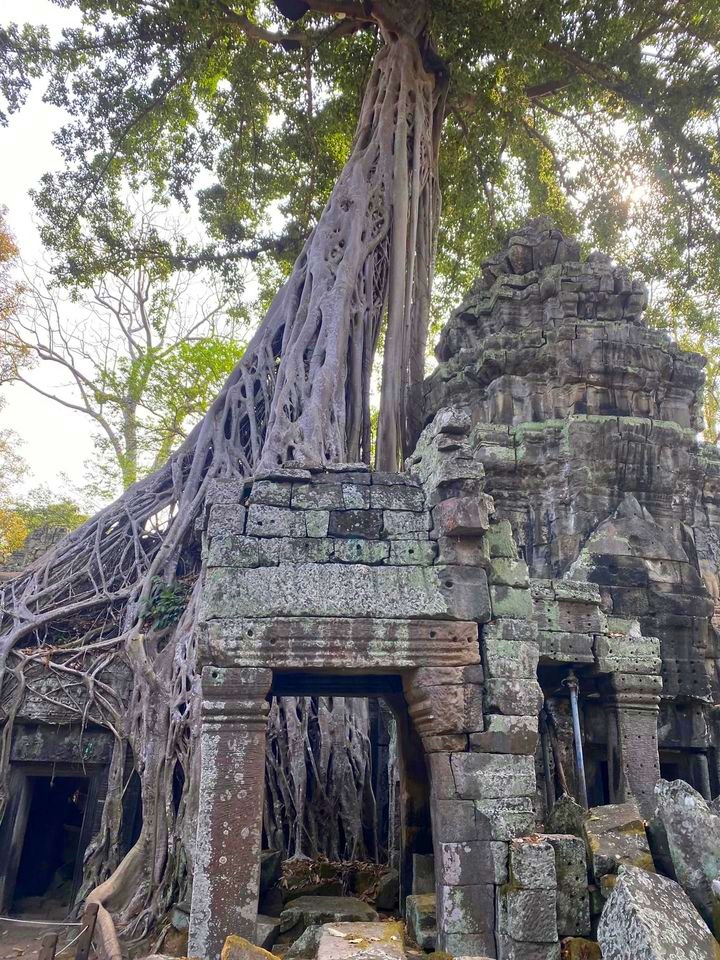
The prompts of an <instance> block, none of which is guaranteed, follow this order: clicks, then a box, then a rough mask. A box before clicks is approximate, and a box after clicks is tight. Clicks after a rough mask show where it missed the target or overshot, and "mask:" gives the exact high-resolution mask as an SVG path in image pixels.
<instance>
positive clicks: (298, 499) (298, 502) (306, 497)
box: [292, 483, 345, 510]
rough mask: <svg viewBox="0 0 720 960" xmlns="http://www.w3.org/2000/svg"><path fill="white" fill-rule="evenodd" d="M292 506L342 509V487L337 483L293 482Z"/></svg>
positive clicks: (307, 508)
mask: <svg viewBox="0 0 720 960" xmlns="http://www.w3.org/2000/svg"><path fill="white" fill-rule="evenodd" d="M292 506H293V507H295V509H300V510H342V509H343V508H344V507H345V500H344V497H343V489H342V487H341V485H340V484H339V483H294V484H293V485H292Z"/></svg>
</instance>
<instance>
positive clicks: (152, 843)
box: [0, 0, 444, 955]
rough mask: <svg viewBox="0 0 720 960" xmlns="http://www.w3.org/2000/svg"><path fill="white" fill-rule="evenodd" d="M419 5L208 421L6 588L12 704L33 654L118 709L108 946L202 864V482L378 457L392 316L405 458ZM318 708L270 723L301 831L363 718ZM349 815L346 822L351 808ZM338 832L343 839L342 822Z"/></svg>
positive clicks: (431, 241)
mask: <svg viewBox="0 0 720 960" xmlns="http://www.w3.org/2000/svg"><path fill="white" fill-rule="evenodd" d="M376 6H378V5H377V4H376ZM397 6H398V7H399V6H400V4H397ZM423 14H424V8H423V7H422V5H421V4H418V3H410V2H409V0H406V2H405V9H404V12H403V11H402V10H401V11H400V13H399V14H398V17H397V22H399V23H403V24H410V23H411V22H412V23H413V27H412V29H410V27H408V30H407V31H406V32H399V31H398V32H396V31H392V30H390V29H388V28H387V25H381V26H382V28H383V32H384V40H385V44H384V46H383V47H382V49H381V50H380V52H379V53H378V55H377V57H376V60H375V63H374V66H373V70H372V76H371V78H370V81H369V84H368V88H367V91H366V94H365V98H364V101H363V105H362V110H361V114H360V120H359V124H358V129H357V134H356V137H355V141H354V144H353V148H352V152H351V155H350V158H349V160H348V163H347V165H346V166H345V168H344V170H343V171H342V173H341V175H340V178H339V180H338V182H337V184H336V186H335V188H334V189H333V192H332V194H331V197H330V199H329V201H328V203H327V206H326V207H325V210H324V211H323V214H322V216H321V218H320V220H319V222H318V225H317V227H316V228H315V230H314V231H313V233H312V235H311V236H310V238H309V239H308V241H307V242H306V244H305V247H304V249H303V251H302V253H301V255H300V257H299V258H298V260H297V262H296V264H295V267H294V269H293V272H292V274H291V276H290V278H289V279H288V281H287V282H286V283H285V284H284V286H283V287H282V289H281V290H280V291H279V293H278V295H277V297H276V298H275V300H274V302H273V304H272V306H271V307H270V310H269V311H268V314H267V316H266V317H265V319H264V321H263V323H262V324H261V326H260V328H259V329H258V331H257V333H256V334H255V336H254V337H253V339H252V341H251V343H250V345H249V346H248V348H247V350H246V352H245V354H244V356H243V358H242V360H241V361H240V363H239V364H238V366H237V367H236V369H235V370H234V372H233V374H232V375H231V376H230V378H229V379H228V382H227V383H226V385H225V387H224V388H223V390H222V392H221V393H220V395H219V396H218V398H217V399H216V400H215V402H214V403H213V404H212V406H211V408H210V410H209V411H208V413H207V415H206V416H205V418H204V419H203V421H202V422H201V423H200V424H199V425H198V426H197V427H196V428H195V430H194V431H193V432H192V433H191V435H190V437H188V439H187V441H186V442H185V443H184V444H183V445H182V446H181V448H180V449H179V450H178V451H177V452H176V453H175V454H174V455H173V456H172V457H171V458H170V459H169V460H168V462H167V463H166V464H165V465H164V466H163V467H162V468H161V469H160V470H158V471H157V472H156V473H154V474H153V475H151V476H150V477H148V478H146V479H144V480H142V481H140V482H139V483H136V484H134V485H133V486H132V487H130V489H129V490H127V491H126V492H125V493H124V494H123V496H122V497H120V499H119V500H118V501H116V502H115V503H114V504H112V505H111V506H109V507H107V508H105V509H104V510H103V511H101V512H100V513H99V514H98V515H97V516H95V517H93V518H92V519H91V520H90V521H88V523H86V524H85V525H84V526H83V527H81V528H80V529H78V530H76V531H74V532H73V533H72V534H70V535H69V536H68V537H67V538H66V539H65V540H63V541H62V542H61V543H60V544H58V545H57V546H56V547H55V548H54V549H53V550H52V551H51V552H50V553H49V554H47V555H46V556H45V557H44V558H43V559H42V560H41V561H38V562H37V563H36V564H35V565H34V566H33V567H31V568H30V569H29V570H28V571H27V572H26V573H25V574H24V575H23V576H22V577H20V578H19V579H18V580H16V581H13V582H11V583H9V584H7V585H4V586H3V589H2V595H1V598H0V599H1V601H2V602H1V603H0V609H2V610H3V611H4V613H3V615H2V621H0V623H1V627H2V632H1V633H0V684H2V683H6V684H8V685H9V687H6V688H5V689H10V690H11V691H13V692H14V695H15V698H16V699H15V702H16V703H17V701H18V699H19V698H20V697H21V696H22V692H23V689H24V683H25V681H26V676H27V668H28V667H29V666H31V665H32V664H33V663H35V662H37V661H38V659H39V658H40V657H42V658H43V662H44V663H46V664H47V666H46V669H47V670H49V671H52V672H53V673H54V674H55V675H56V676H57V677H58V679H59V682H62V683H67V682H69V680H68V678H72V681H73V682H76V683H77V682H82V683H83V684H85V686H86V688H87V690H88V692H89V696H90V705H89V707H87V708H85V709H83V710H82V715H81V716H79V719H81V720H82V722H83V723H85V722H86V721H87V720H88V719H92V721H93V722H96V723H102V724H105V725H106V726H108V727H109V728H110V729H111V730H113V731H114V732H115V734H116V736H117V739H118V746H117V749H116V756H115V757H114V759H113V765H112V769H111V789H110V790H109V791H108V798H107V801H106V803H105V808H104V812H103V820H102V828H101V831H100V834H99V836H98V837H97V838H96V839H95V841H94V843H93V845H92V848H91V850H89V852H88V857H87V860H86V885H85V889H88V888H89V887H93V888H94V889H92V892H91V893H90V894H89V896H90V897H91V898H92V899H94V900H97V901H98V902H99V903H101V904H102V905H103V906H102V908H101V910H100V914H99V930H100V933H99V935H100V937H101V940H102V943H103V951H104V952H105V953H106V954H107V955H115V954H117V953H118V952H119V944H118V941H117V937H116V936H115V933H114V926H113V922H112V920H111V918H110V913H112V914H113V916H114V918H115V921H116V923H117V925H119V926H120V927H121V928H122V929H123V930H124V931H125V933H126V934H128V935H131V934H138V935H139V934H143V933H144V932H145V931H146V930H147V929H148V928H149V927H150V926H151V925H152V924H153V923H154V922H155V920H156V919H157V918H158V917H159V916H160V915H162V914H163V912H164V911H165V910H166V909H167V908H168V906H169V905H170V904H172V903H173V902H175V901H177V900H179V899H182V898H183V897H184V896H185V895H186V893H187V884H188V882H189V877H190V876H191V873H192V850H193V841H194V836H193V828H194V817H193V813H194V811H195V810H196V809H197V791H198V775H199V767H198V751H197V749H196V747H197V742H198V739H197V738H198V729H199V696H198V694H199V678H198V675H197V671H196V659H195V657H196V652H195V643H196V634H197V629H196V627H197V620H198V612H199V611H198V600H199V594H200V581H199V577H198V574H199V566H200V559H199V548H198V543H197V534H196V532H195V521H196V518H197V517H198V516H199V515H200V513H201V511H202V509H203V505H204V500H205V494H206V490H207V486H208V483H209V482H210V481H211V480H212V479H213V478H214V477H218V476H225V477H232V476H238V475H242V476H251V475H252V474H253V473H254V472H255V471H256V470H257V468H258V467H268V466H275V465H277V464H281V463H286V462H288V461H292V462H293V463H296V464H312V465H314V466H322V465H324V464H327V463H330V462H333V461H348V460H350V461H352V460H360V459H364V460H366V461H369V457H370V415H369V414H370V410H369V388H370V374H371V368H372V362H373V356H374V352H375V348H376V345H377V340H378V335H379V333H380V329H381V325H382V322H383V318H384V316H385V314H386V315H387V328H386V342H385V358H384V367H383V369H384V377H383V387H382V399H381V411H380V433H379V437H378V465H379V466H380V467H382V468H384V469H387V468H394V467H395V466H396V465H397V464H398V462H399V459H400V457H401V456H402V454H403V452H404V446H405V444H406V442H407V435H408V422H409V419H410V418H409V416H408V414H407V412H406V397H407V390H408V388H409V387H411V386H412V385H413V383H416V382H417V381H418V380H419V379H420V378H421V377H422V360H423V356H424V341H425V336H426V331H427V319H428V305H429V292H430V283H431V280H432V256H433V252H434V245H435V234H436V229H437V216H438V209H439V196H438V185H437V150H438V142H439V129H440V123H441V118H442V112H443V93H444V86H443V84H442V83H441V82H439V80H438V77H437V76H436V75H435V74H434V73H431V72H428V71H426V69H425V68H424V66H423V58H422V55H421V45H424V44H425V42H426V41H425V39H424V36H423V22H422V21H423ZM386 308H387V309H386ZM158 577H159V578H162V579H164V580H165V581H167V582H168V583H172V582H174V581H176V580H177V579H178V578H183V580H184V581H185V582H190V581H194V586H193V587H192V590H191V592H190V594H189V600H188V603H187V606H186V608H185V610H184V613H183V615H182V617H181V618H180V620H179V621H178V623H177V624H176V625H174V626H173V627H172V628H170V629H168V628H163V629H159V628H156V627H153V625H152V623H151V622H150V621H151V618H150V617H149V616H148V605H149V604H150V602H151V598H152V591H153V589H154V584H155V583H156V582H157V578H158ZM112 658H115V659H118V660H122V661H123V662H124V663H125V664H127V665H129V666H130V668H131V670H132V676H133V689H132V695H131V700H130V704H129V708H126V706H125V705H124V704H123V703H121V702H119V700H118V698H117V696H116V694H115V693H114V691H113V690H112V689H111V688H110V687H108V686H105V685H103V684H102V683H100V682H99V681H98V680H97V672H98V667H97V664H98V663H99V662H100V661H102V663H103V664H105V665H107V663H108V662H110V660H111V659H112ZM88 664H94V666H93V667H92V668H91V667H90V666H88ZM4 673H5V676H3V674H4ZM91 673H92V676H91ZM274 709H276V710H278V711H279V709H280V708H279V707H276V708H274ZM323 710H326V708H323V707H321V705H320V704H317V705H315V706H312V709H311V710H310V711H307V710H306V712H305V714H304V717H298V719H297V723H298V724H299V725H300V726H299V728H297V727H296V725H295V721H293V724H292V725H291V724H289V723H287V722H286V723H282V722H280V723H278V724H276V725H275V726H274V727H273V733H272V736H271V737H270V747H269V749H270V750H271V751H272V750H274V749H277V751H278V752H279V756H281V760H279V761H278V763H277V764H276V767H275V772H276V773H277V774H278V778H279V775H280V773H281V772H282V773H283V774H285V772H286V770H288V769H291V773H292V778H293V783H292V785H291V786H290V787H289V788H288V791H287V793H286V794H284V795H283V796H281V798H280V800H279V801H277V799H276V798H274V799H273V804H272V809H270V810H269V811H268V812H267V815H266V829H268V830H271V831H272V830H274V831H277V830H279V829H282V830H288V828H287V826H286V825H284V821H283V816H284V815H285V813H284V812H283V810H282V809H280V807H277V808H276V806H275V805H276V803H278V802H279V803H280V804H281V805H284V808H285V810H288V809H289V808H290V806H292V807H293V809H295V808H298V807H302V804H303V803H304V802H305V799H304V794H303V791H302V789H301V787H300V785H301V784H302V782H303V778H305V777H307V776H308V763H307V761H310V769H311V770H313V762H312V757H311V756H310V754H312V756H313V757H315V756H318V753H317V751H319V755H326V754H327V751H329V750H333V751H335V754H336V759H337V760H340V753H339V752H338V743H343V742H344V741H343V737H344V736H345V732H346V730H347V729H348V725H349V728H350V729H353V728H357V729H360V727H359V726H358V723H359V721H358V716H359V715H358V714H357V712H356V710H355V708H354V707H353V706H352V704H351V702H350V701H345V702H344V703H342V704H341V703H340V702H339V701H336V702H335V704H334V706H333V708H332V710H327V711H326V712H323ZM313 711H314V712H313ZM278 715H279V714H278ZM11 716H12V710H11ZM360 719H362V717H360ZM311 722H312V723H316V724H317V727H318V729H319V730H323V731H328V733H323V734H322V735H321V737H320V740H319V741H318V743H317V744H316V745H315V746H314V747H313V750H311V751H310V752H308V750H307V748H305V749H304V751H303V753H302V757H299V758H296V757H295V755H294V754H293V752H292V746H291V742H290V741H291V739H292V738H293V737H296V738H299V737H302V739H303V743H305V736H306V729H307V728H306V729H305V730H304V729H303V727H302V725H303V724H306V725H309V724H310V723H311ZM333 731H334V732H333ZM11 733H12V724H11V722H9V723H7V724H6V727H5V730H4V731H3V735H2V740H1V741H0V775H2V778H3V779H2V781H0V806H1V805H2V792H3V790H6V789H7V778H6V773H7V768H8V763H9V745H10V738H11ZM308 736H309V733H308ZM328 736H329V737H330V739H328ZM273 737H274V738H275V739H274V740H273ZM126 744H129V745H130V747H131V750H132V755H133V757H134V764H135V769H136V770H137V773H138V775H139V777H140V781H141V785H142V811H143V825H142V831H141V834H140V838H139V839H138V841H137V843H136V844H135V846H134V847H133V848H132V850H131V851H130V852H129V853H128V854H127V855H126V856H125V857H124V858H123V859H122V861H121V862H119V860H120V856H121V850H120V844H119V836H120V826H121V803H120V794H121V790H122V787H121V784H122V775H123V760H122V758H123V757H124V751H125V745H126ZM353 757H354V751H353V750H351V751H348V752H346V753H345V759H344V761H343V763H345V764H346V767H347V769H350V768H352V765H353ZM288 765H289V766H288ZM336 766H338V768H340V767H341V766H342V764H341V763H337V764H336ZM361 767H362V765H360V767H358V768H357V769H356V770H355V771H354V772H353V774H352V778H354V779H352V781H351V779H348V780H347V783H346V782H345V781H344V780H343V781H342V782H341V781H340V780H338V781H333V782H331V783H323V781H322V778H321V777H319V776H318V774H317V772H316V771H315V770H313V776H315V778H316V779H315V782H314V783H313V785H312V790H311V792H312V791H314V794H313V796H314V801H313V802H317V803H319V802H320V799H319V798H320V797H322V800H323V802H324V799H325V798H324V796H323V792H325V793H327V794H328V800H329V805H328V808H327V809H329V810H331V811H332V810H334V809H336V808H335V807H333V805H332V804H333V803H334V802H336V801H337V796H338V791H339V790H340V791H341V790H347V789H348V787H349V785H350V783H351V782H353V783H354V786H353V787H352V789H353V790H355V791H356V794H355V796H354V797H353V798H349V799H348V797H347V796H345V798H344V800H343V804H344V806H343V807H342V810H343V816H345V817H346V824H345V825H344V826H343V828H342V829H343V832H344V835H345V837H346V838H347V837H350V838H352V837H355V838H357V837H359V836H360V832H359V830H358V825H357V820H358V817H359V816H360V813H359V811H358V809H357V803H358V798H357V791H359V790H361V789H362V790H363V791H364V790H365V789H366V775H365V772H363V770H362V768H361ZM281 768H282V769H281ZM178 771H181V773H182V776H183V778H184V788H183V791H182V796H181V798H180V802H179V804H178V805H177V807H176V806H175V804H174V803H173V789H172V785H173V780H174V778H176V777H177V776H178ZM277 782H280V781H279V779H278V781H277ZM275 789H276V792H277V790H278V789H279V788H278V787H277V784H276V787H275ZM271 795H272V788H271ZM333 797H334V798H335V800H333ZM295 816H296V820H297V826H296V827H294V828H292V830H290V832H289V833H288V836H287V840H286V845H287V848H288V849H290V850H291V851H294V852H302V851H303V850H305V849H311V848H312V844H313V843H314V844H315V845H316V849H317V845H318V844H319V843H320V842H321V838H319V837H318V836H313V834H316V833H317V829H316V827H313V825H312V818H310V819H309V818H308V817H307V815H306V814H305V813H302V811H301V812H298V810H297V809H295ZM281 823H282V824H283V826H282V827H281ZM335 824H336V825H335V827H333V829H334V830H338V831H339V827H338V826H337V819H336V820H335ZM293 831H294V832H293ZM322 842H325V841H324V840H322ZM358 842H359V841H358ZM329 844H330V845H329V847H328V849H332V850H333V852H338V851H340V849H341V847H342V843H341V840H340V836H339V832H338V835H337V838H335V839H331V841H329ZM306 845H307V846H306Z"/></svg>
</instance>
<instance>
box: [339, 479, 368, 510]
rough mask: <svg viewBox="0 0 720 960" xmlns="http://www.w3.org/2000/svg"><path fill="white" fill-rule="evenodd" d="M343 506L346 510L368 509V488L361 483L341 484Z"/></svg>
mask: <svg viewBox="0 0 720 960" xmlns="http://www.w3.org/2000/svg"><path fill="white" fill-rule="evenodd" d="M342 493H343V506H344V507H345V509H346V510H368V509H369V507H370V490H369V487H368V486H367V485H364V484H361V483H344V484H343V485H342Z"/></svg>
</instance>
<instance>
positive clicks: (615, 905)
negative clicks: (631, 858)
mask: <svg viewBox="0 0 720 960" xmlns="http://www.w3.org/2000/svg"><path fill="white" fill-rule="evenodd" d="M598 941H599V943H600V948H601V950H602V956H603V960H716V958H717V956H718V944H717V941H716V940H715V938H714V937H713V935H712V934H711V933H710V931H709V930H708V928H707V926H706V925H705V924H704V923H703V921H702V918H701V917H700V914H699V913H698V912H697V911H696V909H695V907H694V906H693V904H692V902H691V901H690V899H689V898H688V897H687V895H686V894H685V892H684V891H683V889H682V887H681V886H680V885H679V884H677V883H675V882H674V881H673V880H669V879H668V878H667V877H662V876H660V875H659V874H656V873H647V872H646V871H645V870H641V869H638V868H636V867H627V866H623V867H622V868H621V870H620V874H619V877H618V882H617V883H616V884H615V888H614V890H613V892H612V893H611V895H610V898H609V899H608V901H607V903H606V904H605V908H604V910H603V912H602V916H601V917H600V924H599V926H598Z"/></svg>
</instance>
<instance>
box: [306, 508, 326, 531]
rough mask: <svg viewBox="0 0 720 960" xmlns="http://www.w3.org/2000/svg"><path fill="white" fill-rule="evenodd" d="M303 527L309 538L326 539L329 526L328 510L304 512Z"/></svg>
mask: <svg viewBox="0 0 720 960" xmlns="http://www.w3.org/2000/svg"><path fill="white" fill-rule="evenodd" d="M305 526H306V528H307V535H308V536H309V537H326V536H327V535H328V528H329V526H330V513H329V511H328V510H305Z"/></svg>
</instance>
